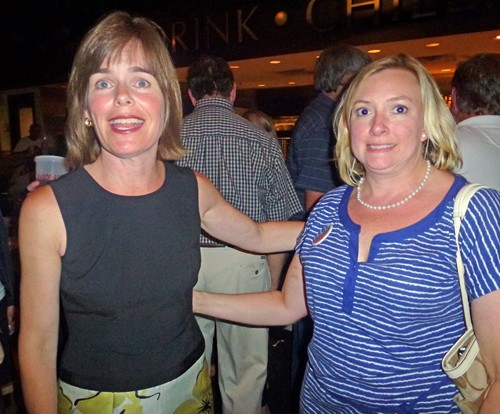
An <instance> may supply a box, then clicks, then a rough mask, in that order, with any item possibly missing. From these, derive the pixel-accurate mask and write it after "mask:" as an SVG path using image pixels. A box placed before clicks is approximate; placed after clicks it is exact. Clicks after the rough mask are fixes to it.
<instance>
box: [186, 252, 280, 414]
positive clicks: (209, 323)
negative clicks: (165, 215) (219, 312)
mask: <svg viewBox="0 0 500 414" xmlns="http://www.w3.org/2000/svg"><path fill="white" fill-rule="evenodd" d="M270 283H271V278H270V273H269V267H268V265H267V258H266V256H262V255H254V254H248V253H243V252H241V251H239V250H236V249H231V248H229V247H204V248H202V249H201V269H200V273H199V277H198V283H197V284H196V287H195V289H197V290H202V291H206V292H217V293H250V292H263V291H267V290H269V287H270ZM197 321H198V324H199V326H200V329H201V331H202V333H203V336H204V337H205V346H206V352H205V356H206V358H207V360H208V361H209V362H210V361H211V357H212V344H213V338H214V334H216V335H217V357H218V361H219V367H218V379H219V387H220V392H221V397H222V411H223V413H224V414H258V413H260V408H261V403H262V393H263V390H264V386H265V384H266V378H267V347H268V329H267V328H258V327H248V326H241V325H238V324H234V323H226V322H222V321H218V320H217V321H214V320H213V319H209V318H203V317H197Z"/></svg>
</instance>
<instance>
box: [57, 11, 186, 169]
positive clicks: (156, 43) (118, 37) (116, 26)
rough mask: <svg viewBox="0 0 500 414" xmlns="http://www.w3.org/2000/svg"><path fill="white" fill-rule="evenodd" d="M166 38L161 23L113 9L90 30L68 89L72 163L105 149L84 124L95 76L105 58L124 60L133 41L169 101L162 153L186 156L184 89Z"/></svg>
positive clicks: (88, 159)
mask: <svg viewBox="0 0 500 414" xmlns="http://www.w3.org/2000/svg"><path fill="white" fill-rule="evenodd" d="M165 39H166V36H165V33H164V32H163V30H162V29H161V28H160V27H159V26H158V25H157V24H156V23H154V22H152V21H151V20H149V19H146V18H143V17H132V16H131V15H130V14H128V13H126V12H123V11H116V12H113V13H111V14H109V15H108V16H107V17H105V18H104V19H102V20H101V21H100V22H99V23H98V24H97V25H96V26H94V27H93V28H92V29H90V31H89V32H88V33H87V34H86V35H85V37H84V38H83V40H82V42H81V44H80V47H79V49H78V51H77V53H76V55H75V59H74V61H73V66H72V69H71V75H70V78H69V83H68V90H67V108H68V117H67V120H66V138H67V143H68V153H67V157H66V158H67V160H68V164H69V166H70V167H71V168H75V167H79V166H81V165H85V164H89V163H92V162H94V161H95V160H96V159H97V157H98V156H99V155H100V153H101V146H100V144H99V140H98V137H97V135H96V134H95V131H94V129H93V128H88V127H87V126H85V124H84V122H85V109H86V108H87V95H88V88H89V78H90V76H91V75H92V74H93V73H95V72H96V71H97V70H98V69H99V68H100V65H101V64H102V63H103V61H104V60H105V59H110V60H111V61H117V60H119V59H120V55H121V53H122V51H123V50H124V48H125V47H126V46H128V45H130V44H132V46H133V47H135V48H138V47H142V50H143V51H144V56H145V59H146V62H148V64H149V68H148V69H149V70H150V71H151V73H152V74H153V76H154V77H155V78H156V79H157V81H158V83H159V85H160V89H161V91H162V94H163V97H164V100H165V112H166V113H165V119H164V125H163V129H162V133H161V136H160V140H159V145H158V154H157V157H158V159H171V160H176V159H179V158H181V157H182V156H183V155H184V148H183V146H182V142H181V122H182V101H181V93H180V88H179V82H178V80H177V76H176V72H175V69H174V66H173V64H172V60H171V58H170V55H169V53H168V50H167V46H166V43H165Z"/></svg>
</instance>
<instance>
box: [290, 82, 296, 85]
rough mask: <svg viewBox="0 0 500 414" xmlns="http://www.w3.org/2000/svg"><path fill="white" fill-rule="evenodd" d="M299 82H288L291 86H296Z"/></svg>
mask: <svg viewBox="0 0 500 414" xmlns="http://www.w3.org/2000/svg"><path fill="white" fill-rule="evenodd" d="M296 83H297V82H288V84H289V85H295V84H296Z"/></svg>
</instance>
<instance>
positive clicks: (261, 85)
mask: <svg viewBox="0 0 500 414" xmlns="http://www.w3.org/2000/svg"><path fill="white" fill-rule="evenodd" d="M257 86H259V87H261V88H262V87H263V86H266V84H265V83H261V84H260V85H257Z"/></svg>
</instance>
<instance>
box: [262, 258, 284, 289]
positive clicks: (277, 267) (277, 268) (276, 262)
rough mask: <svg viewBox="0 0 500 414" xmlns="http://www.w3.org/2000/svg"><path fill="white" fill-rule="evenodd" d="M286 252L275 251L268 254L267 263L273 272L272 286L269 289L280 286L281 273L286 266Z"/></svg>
mask: <svg viewBox="0 0 500 414" xmlns="http://www.w3.org/2000/svg"><path fill="white" fill-rule="evenodd" d="M287 256H288V255H287V254H286V253H275V254H268V255H267V264H268V266H269V272H270V273H271V287H270V289H269V290H277V289H278V288H279V284H280V280H281V274H282V273H283V267H284V266H285V262H286V258H287Z"/></svg>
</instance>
